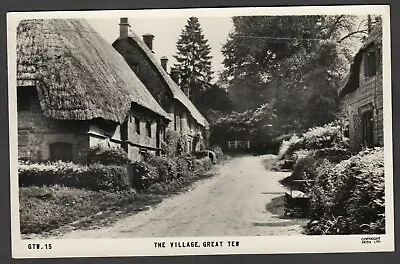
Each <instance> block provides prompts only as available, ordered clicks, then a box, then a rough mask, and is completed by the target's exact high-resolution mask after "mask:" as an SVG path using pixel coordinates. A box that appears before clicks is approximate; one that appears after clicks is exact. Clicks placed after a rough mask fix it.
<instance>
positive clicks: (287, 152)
mask: <svg viewBox="0 0 400 264" xmlns="http://www.w3.org/2000/svg"><path fill="white" fill-rule="evenodd" d="M346 122H347V121H345V120H337V121H334V122H332V123H329V124H326V125H323V126H319V127H313V128H310V129H309V130H308V131H307V132H305V133H304V134H302V135H301V136H300V137H299V136H297V135H293V136H292V137H291V138H290V139H289V140H288V141H285V140H284V141H283V142H282V145H281V148H280V150H279V154H278V158H279V159H283V158H288V157H289V158H290V157H291V156H292V155H293V153H294V152H295V151H298V150H300V149H306V150H321V151H320V152H319V155H323V154H324V153H328V152H329V151H328V150H327V149H331V150H332V151H334V150H337V152H338V153H339V152H340V151H341V150H342V151H343V152H344V154H345V153H346V152H348V148H349V140H348V138H346V137H345V136H344V131H343V126H345V125H343V123H346ZM323 150H325V151H323ZM332 151H331V152H332Z"/></svg>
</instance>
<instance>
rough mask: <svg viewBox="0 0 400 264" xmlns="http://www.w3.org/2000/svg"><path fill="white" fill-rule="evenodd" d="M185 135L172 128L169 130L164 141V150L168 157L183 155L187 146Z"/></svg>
mask: <svg viewBox="0 0 400 264" xmlns="http://www.w3.org/2000/svg"><path fill="white" fill-rule="evenodd" d="M185 142H186V141H185V137H184V136H183V135H182V134H181V133H179V132H177V131H172V130H167V131H166V134H165V142H162V146H161V148H162V151H163V153H164V154H165V155H166V156H167V157H176V156H180V155H182V153H183V151H184V146H185V144H186V143H185Z"/></svg>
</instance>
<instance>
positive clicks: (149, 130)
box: [146, 121, 151, 137]
mask: <svg viewBox="0 0 400 264" xmlns="http://www.w3.org/2000/svg"><path fill="white" fill-rule="evenodd" d="M146 131H147V136H148V137H151V122H150V121H146Z"/></svg>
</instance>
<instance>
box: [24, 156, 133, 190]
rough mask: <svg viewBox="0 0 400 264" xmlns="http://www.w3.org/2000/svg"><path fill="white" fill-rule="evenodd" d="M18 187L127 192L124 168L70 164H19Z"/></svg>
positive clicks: (127, 185) (127, 181)
mask: <svg viewBox="0 0 400 264" xmlns="http://www.w3.org/2000/svg"><path fill="white" fill-rule="evenodd" d="M18 176H19V185H20V186H32V185H34V186H48V185H55V184H58V185H62V186H66V187H76V188H85V189H89V190H94V191H99V190H127V189H129V180H128V175H127V172H126V168H125V167H124V166H113V165H109V166H105V165H101V164H92V165H80V164H74V163H71V162H61V161H58V162H54V163H45V164H37V163H34V164H29V165H27V164H20V165H19V167H18Z"/></svg>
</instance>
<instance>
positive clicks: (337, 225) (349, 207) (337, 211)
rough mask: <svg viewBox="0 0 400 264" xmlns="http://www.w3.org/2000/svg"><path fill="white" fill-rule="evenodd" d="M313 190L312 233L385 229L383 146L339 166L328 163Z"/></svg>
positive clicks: (374, 232) (372, 232)
mask: <svg viewBox="0 0 400 264" xmlns="http://www.w3.org/2000/svg"><path fill="white" fill-rule="evenodd" d="M320 168H321V170H320V172H319V174H318V177H317V178H316V182H315V185H314V187H313V188H312V189H311V213H312V217H313V221H311V222H310V223H309V224H308V226H307V227H306V231H307V232H308V233H309V234H365V233H367V234H382V233H384V232H385V206H384V205H385V180H384V159H383V149H380V148H376V149H374V150H370V149H367V150H365V151H362V152H360V153H359V154H357V155H355V156H353V157H351V158H350V159H348V160H344V161H342V162H340V163H339V164H337V165H329V164H324V166H320Z"/></svg>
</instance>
